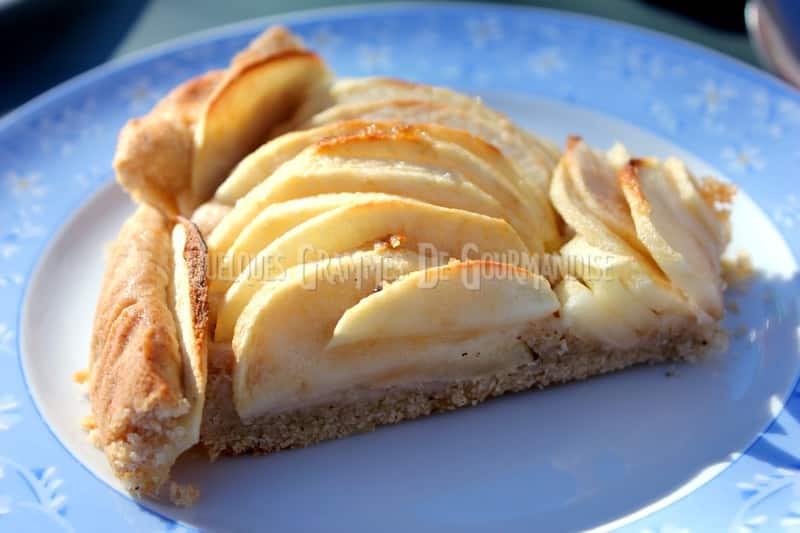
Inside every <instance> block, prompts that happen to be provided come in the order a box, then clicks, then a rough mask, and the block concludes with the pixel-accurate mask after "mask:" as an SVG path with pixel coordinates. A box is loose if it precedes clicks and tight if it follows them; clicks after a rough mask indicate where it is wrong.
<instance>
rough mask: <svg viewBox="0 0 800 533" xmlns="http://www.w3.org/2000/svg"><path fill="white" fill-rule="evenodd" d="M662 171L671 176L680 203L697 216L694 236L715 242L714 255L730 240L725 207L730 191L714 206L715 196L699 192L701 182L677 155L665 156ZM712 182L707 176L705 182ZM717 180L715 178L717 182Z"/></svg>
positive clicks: (716, 257)
mask: <svg viewBox="0 0 800 533" xmlns="http://www.w3.org/2000/svg"><path fill="white" fill-rule="evenodd" d="M663 169H664V172H665V173H666V175H667V177H669V178H670V179H671V180H672V183H673V185H674V186H675V188H676V189H677V191H678V195H679V196H680V199H681V201H682V202H683V205H684V206H685V207H686V208H687V209H688V210H689V212H690V213H692V214H693V215H694V217H695V219H697V221H698V223H699V225H698V226H694V227H695V228H696V229H697V230H699V231H698V232H697V236H698V238H699V239H700V240H703V241H712V242H713V243H715V245H716V246H715V249H716V254H715V256H714V258H715V259H719V256H720V255H721V254H722V252H723V251H725V247H726V246H727V245H728V242H729V241H730V231H731V228H730V223H729V221H728V215H729V211H728V210H727V207H728V205H729V204H730V200H731V197H730V193H729V196H728V197H727V198H724V199H723V200H726V201H724V202H720V203H722V204H724V205H722V206H719V207H718V206H716V205H715V202H717V201H718V200H716V199H709V198H706V196H704V195H703V192H702V190H701V185H700V183H698V181H697V179H696V178H695V177H694V176H693V175H692V173H691V172H689V169H687V168H686V165H685V164H684V163H683V161H681V160H680V159H676V158H674V157H670V158H667V159H666V160H665V161H664V164H663ZM708 182H714V180H713V179H712V178H708V179H707V180H706V183H708ZM717 183H718V182H717ZM728 188H729V189H731V190H735V189H733V188H732V187H728Z"/></svg>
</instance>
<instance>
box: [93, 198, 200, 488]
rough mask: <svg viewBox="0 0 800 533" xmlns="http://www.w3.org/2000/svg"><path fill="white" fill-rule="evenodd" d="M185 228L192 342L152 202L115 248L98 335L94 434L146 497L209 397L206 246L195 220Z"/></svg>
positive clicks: (164, 231) (164, 223) (188, 437)
mask: <svg viewBox="0 0 800 533" xmlns="http://www.w3.org/2000/svg"><path fill="white" fill-rule="evenodd" d="M180 224H182V227H183V228H184V231H185V232H186V239H185V242H186V244H185V246H184V249H183V250H182V251H181V254H182V256H183V257H184V258H185V262H186V268H187V271H188V272H189V276H188V277H189V287H190V290H189V293H190V295H191V296H190V302H191V304H190V307H191V316H192V324H191V331H192V332H193V334H192V337H193V338H192V339H182V338H181V335H180V333H179V329H178V328H179V324H178V319H176V314H175V310H174V309H173V304H174V302H173V300H174V298H173V296H172V295H171V292H172V290H173V285H172V284H173V280H172V277H173V272H174V265H173V261H174V256H173V250H172V240H171V236H170V233H171V231H170V230H171V228H172V224H171V222H170V220H169V219H167V218H166V217H164V216H163V215H161V214H160V213H159V212H158V211H156V210H155V209H153V208H150V207H147V206H142V207H140V208H139V209H138V210H137V211H136V213H134V215H133V216H131V217H130V218H129V219H128V220H127V221H126V223H125V224H124V226H123V228H122V230H121V231H120V234H119V236H118V238H117V240H116V242H115V243H114V246H113V248H112V250H111V253H110V255H109V258H108V264H107V268H106V274H105V278H104V280H103V286H102V289H101V292H100V297H99V301H98V305H97V312H96V317H95V323H94V331H93V336H92V347H91V355H90V375H89V399H90V401H91V405H92V412H93V415H94V420H95V423H96V429H95V430H93V431H94V434H93V440H94V441H95V443H96V444H97V445H98V446H99V447H100V448H102V449H103V451H104V452H105V454H106V457H107V458H108V460H109V463H110V465H111V468H112V470H113V471H114V473H115V475H116V476H117V477H118V478H120V479H121V480H122V481H123V483H124V484H125V485H126V487H127V488H128V489H129V490H130V491H131V492H133V493H134V494H136V495H140V496H141V495H154V494H156V493H157V491H158V489H159V487H160V486H161V485H162V484H163V482H164V481H166V479H167V478H168V476H169V470H170V467H171V466H172V463H174V461H175V459H176V458H177V456H178V455H179V454H180V453H181V452H182V451H183V450H185V449H186V448H188V447H189V446H191V444H194V442H196V440H197V435H196V431H195V432H194V433H195V434H194V435H192V433H193V432H192V431H191V426H192V420H191V418H192V417H193V416H194V417H196V418H197V417H199V416H200V413H199V412H198V411H199V410H198V407H200V408H202V403H199V404H198V394H199V395H200V397H199V401H200V402H202V400H203V399H204V397H205V375H206V353H207V347H206V333H205V331H206V328H207V317H208V302H207V293H206V283H205V269H206V259H205V244H204V243H203V242H202V238H201V237H200V234H199V232H198V231H197V229H196V228H195V227H194V226H193V225H192V224H191V223H189V222H188V221H180ZM187 354H190V355H188V358H187ZM186 361H190V363H189V366H191V367H193V368H192V369H191V370H192V372H188V371H187V370H188V369H186V368H185V365H186ZM187 376H197V378H195V377H187ZM188 380H191V382H189V381H188ZM190 391H191V392H190Z"/></svg>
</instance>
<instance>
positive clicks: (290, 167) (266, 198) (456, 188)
mask: <svg viewBox="0 0 800 533" xmlns="http://www.w3.org/2000/svg"><path fill="white" fill-rule="evenodd" d="M345 192H349V193H385V194H392V195H396V196H404V197H408V198H413V199H416V200H420V201H424V202H428V203H432V204H436V205H442V206H444V207H452V208H455V209H464V210H467V211H474V212H477V213H482V214H486V215H488V216H495V217H499V216H501V215H503V214H504V211H503V208H502V206H501V205H500V204H499V203H498V202H497V200H495V199H494V198H492V197H491V196H489V195H488V194H486V193H484V192H483V191H481V190H480V189H478V188H477V187H475V186H474V185H473V184H472V183H470V182H468V181H466V180H465V179H463V178H462V177H461V176H459V175H456V174H455V173H442V172H440V173H435V172H431V171H430V169H426V168H422V167H418V166H415V165H410V164H395V163H387V162H381V161H359V160H351V161H345V160H341V159H336V158H328V157H320V156H318V155H317V154H315V153H314V152H313V150H312V151H310V152H308V153H304V154H303V155H300V156H298V157H296V158H295V159H293V160H292V161H290V162H288V163H285V164H284V165H283V166H282V167H281V168H280V169H279V171H278V172H277V173H276V174H275V175H274V176H273V177H272V178H271V179H269V180H267V181H265V182H263V183H261V184H260V185H258V186H257V187H256V188H255V189H253V190H252V191H250V192H249V193H248V194H247V195H246V196H244V197H243V198H242V199H241V200H240V201H239V202H237V203H236V206H235V207H234V208H233V210H232V211H231V212H230V213H229V214H228V215H227V216H226V217H225V218H224V219H223V220H222V221H221V222H220V224H219V225H218V226H217V227H216V228H215V229H214V231H213V232H212V233H211V235H210V236H209V240H208V244H209V249H210V251H211V254H212V255H213V256H214V257H219V256H221V255H222V254H225V253H226V252H227V251H228V250H229V249H230V247H231V246H232V245H233V243H234V242H235V240H236V239H237V238H238V237H239V235H240V234H241V233H242V232H243V231H244V230H245V228H246V227H247V226H248V225H249V224H250V223H251V222H252V221H253V220H254V219H255V218H256V217H257V216H258V215H259V213H261V212H262V211H263V210H264V209H266V208H268V207H269V206H270V205H272V204H275V203H281V202H287V201H290V200H296V199H300V198H306V197H313V196H316V195H323V194H335V193H345Z"/></svg>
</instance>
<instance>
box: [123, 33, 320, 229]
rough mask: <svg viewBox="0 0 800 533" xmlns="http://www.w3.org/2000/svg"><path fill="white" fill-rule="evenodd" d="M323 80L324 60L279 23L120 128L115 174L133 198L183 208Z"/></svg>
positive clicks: (208, 190) (202, 196)
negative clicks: (226, 64) (225, 63)
mask: <svg viewBox="0 0 800 533" xmlns="http://www.w3.org/2000/svg"><path fill="white" fill-rule="evenodd" d="M327 83H328V71H327V68H326V67H325V65H324V63H323V62H322V60H321V59H320V58H319V57H317V56H316V55H315V54H313V53H312V52H309V51H307V50H305V49H304V48H303V45H302V43H301V42H300V41H299V39H297V38H296V37H295V36H293V35H292V34H291V33H289V32H288V31H287V30H285V29H284V28H281V27H274V28H271V29H270V30H268V31H267V32H265V33H264V34H263V35H261V36H260V37H258V38H257V39H255V40H254V41H253V42H252V43H250V46H249V47H248V48H247V49H246V50H244V51H243V52H241V53H239V54H238V55H237V56H236V57H235V58H234V59H233V60H232V61H231V64H230V66H229V67H228V68H227V69H226V70H221V71H212V72H208V73H206V74H204V75H202V76H199V77H197V78H194V79H192V80H189V81H187V82H186V83H184V84H182V85H180V86H178V87H177V88H176V89H174V90H173V91H172V92H171V93H170V94H169V95H167V97H165V98H164V99H163V100H162V101H161V102H159V103H158V105H156V106H155V108H154V109H153V110H152V111H150V113H148V114H147V115H145V116H144V117H141V118H137V119H133V120H131V121H130V122H128V123H127V124H126V125H125V127H124V128H123V129H122V131H121V133H120V137H119V143H118V146H117V153H116V155H115V157H114V168H115V170H116V173H117V180H118V181H119V182H120V184H122V186H123V187H125V189H126V190H127V191H128V192H129V193H130V194H131V195H132V196H133V197H134V198H135V199H137V200H139V201H141V202H144V203H148V204H151V205H153V206H155V207H157V208H159V209H160V210H162V211H163V212H164V213H167V214H171V215H174V214H183V215H186V216H188V215H189V214H191V212H192V211H193V210H194V209H195V208H196V207H197V206H198V205H199V204H200V203H202V202H203V201H205V200H207V199H208V198H209V197H210V196H211V195H212V194H213V193H214V190H215V189H216V188H217V186H218V185H219V183H220V182H221V181H222V180H223V179H224V178H225V177H226V176H227V174H228V172H229V171H230V170H231V168H233V166H234V165H235V164H236V163H238V162H239V160H240V159H241V158H242V157H244V156H245V155H247V154H248V153H249V152H250V151H251V150H252V149H254V148H255V147H257V146H258V145H259V144H261V143H263V142H264V141H265V140H267V139H268V138H269V134H270V130H272V128H273V127H275V126H276V125H277V124H279V123H281V122H283V121H285V120H287V119H289V118H290V117H292V116H293V114H294V113H295V111H296V110H297V108H298V107H299V106H300V105H301V104H303V103H304V102H305V101H306V99H307V98H308V97H309V95H311V94H314V93H316V92H318V91H319V90H320V87H322V86H325V85H326V84H327Z"/></svg>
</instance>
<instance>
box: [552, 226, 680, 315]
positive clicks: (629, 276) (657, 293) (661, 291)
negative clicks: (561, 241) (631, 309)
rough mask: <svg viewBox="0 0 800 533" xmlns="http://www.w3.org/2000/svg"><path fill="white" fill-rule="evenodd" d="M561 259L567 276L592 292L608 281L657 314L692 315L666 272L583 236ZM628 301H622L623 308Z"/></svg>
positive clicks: (570, 244)
mask: <svg viewBox="0 0 800 533" xmlns="http://www.w3.org/2000/svg"><path fill="white" fill-rule="evenodd" d="M560 255H561V259H562V261H563V263H564V265H565V267H564V268H565V271H566V273H567V274H569V275H571V276H573V277H575V278H577V279H579V280H580V281H581V282H583V283H584V284H586V285H587V286H588V287H589V288H591V289H595V288H596V287H600V286H601V285H602V284H604V283H606V282H609V281H612V282H614V283H620V284H621V285H622V286H623V287H624V288H625V289H627V291H629V295H628V296H629V297H630V298H636V299H637V300H639V301H641V303H643V304H644V306H645V307H646V308H647V309H650V310H652V311H654V312H655V313H657V314H660V315H664V314H671V315H687V314H690V309H689V306H688V303H687V302H686V298H685V297H684V296H683V294H682V293H681V292H680V291H679V290H678V289H676V288H675V287H673V286H672V284H671V283H670V281H669V280H668V279H667V278H666V277H665V276H664V274H663V272H661V271H660V270H659V269H656V268H652V266H651V265H650V262H649V261H647V262H642V261H639V260H637V258H636V257H635V256H625V255H617V254H614V253H613V252H610V251H608V250H603V249H600V248H597V247H595V246H592V245H591V244H589V243H588V242H587V241H586V239H585V238H584V237H582V236H580V235H577V236H575V237H573V238H572V239H571V240H570V241H569V242H568V243H567V244H565V245H564V246H563V247H562V248H561V251H560ZM625 301H626V300H625V299H622V300H621V301H620V304H624V303H625Z"/></svg>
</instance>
